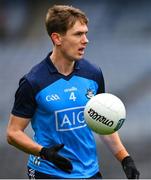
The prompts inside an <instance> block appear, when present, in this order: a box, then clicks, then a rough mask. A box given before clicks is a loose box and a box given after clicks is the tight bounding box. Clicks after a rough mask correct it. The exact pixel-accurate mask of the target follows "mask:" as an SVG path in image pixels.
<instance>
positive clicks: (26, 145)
mask: <svg viewBox="0 0 151 180" xmlns="http://www.w3.org/2000/svg"><path fill="white" fill-rule="evenodd" d="M7 141H8V143H9V144H11V145H13V146H15V147H16V148H18V149H20V150H22V151H24V152H26V153H28V154H33V155H36V156H39V152H40V150H41V148H42V146H41V145H39V144H37V143H35V142H34V141H33V140H32V139H31V138H30V137H28V136H27V135H26V134H25V133H24V132H23V131H21V130H18V131H15V132H13V131H9V132H8V133H7Z"/></svg>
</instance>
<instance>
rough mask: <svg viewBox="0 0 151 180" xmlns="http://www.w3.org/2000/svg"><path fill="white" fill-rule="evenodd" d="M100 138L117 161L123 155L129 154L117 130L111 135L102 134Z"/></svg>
mask: <svg viewBox="0 0 151 180" xmlns="http://www.w3.org/2000/svg"><path fill="white" fill-rule="evenodd" d="M101 138H102V140H103V142H104V143H105V144H106V145H107V146H108V147H109V149H110V150H111V152H112V153H113V154H114V156H115V157H116V158H117V159H118V160H119V161H122V159H123V158H124V157H126V156H128V155H129V154H128V152H127V150H126V149H125V147H124V145H123V144H122V142H121V140H120V138H119V135H118V133H117V132H115V133H113V134H111V135H105V136H102V137H101Z"/></svg>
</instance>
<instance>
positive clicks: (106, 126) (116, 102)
mask: <svg viewBox="0 0 151 180" xmlns="http://www.w3.org/2000/svg"><path fill="white" fill-rule="evenodd" d="M84 117H85V120H86V122H87V124H88V126H89V127H90V128H91V129H92V130H93V131H94V132H96V133H98V134H101V135H107V134H112V133H114V132H116V131H118V130H119V129H120V128H121V126H122V125H123V123H124V121H125V119H126V109H125V106H124V104H123V102H122V101H121V100H120V99H119V98H118V97H117V96H115V95H113V94H110V93H102V94H97V95H95V96H94V97H92V98H91V99H90V100H89V101H88V102H87V104H86V106H85V109H84Z"/></svg>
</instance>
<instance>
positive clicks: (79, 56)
mask: <svg viewBox="0 0 151 180" xmlns="http://www.w3.org/2000/svg"><path fill="white" fill-rule="evenodd" d="M83 56H84V54H78V55H77V56H76V58H75V59H76V60H80V59H82V58H83Z"/></svg>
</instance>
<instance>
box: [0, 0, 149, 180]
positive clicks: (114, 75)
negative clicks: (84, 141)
mask: <svg viewBox="0 0 151 180" xmlns="http://www.w3.org/2000/svg"><path fill="white" fill-rule="evenodd" d="M52 4H69V5H73V6H75V7H78V8H81V9H83V10H84V11H85V12H86V14H87V15H88V17H89V19H90V23H89V34H88V38H89V40H90V43H89V45H88V47H87V51H86V55H85V57H86V58H88V59H89V60H90V61H91V62H94V63H95V64H97V65H99V66H101V68H102V70H103V72H104V77H105V81H106V91H107V92H110V93H113V94H116V95H117V96H119V97H120V98H121V99H122V100H123V102H124V103H125V105H126V109H127V120H126V122H125V124H124V125H123V127H122V128H121V129H120V130H119V133H120V135H121V138H122V140H123V142H124V144H125V145H126V147H127V148H128V150H129V152H130V153H131V154H132V156H133V157H134V159H135V161H136V164H137V166H138V168H139V170H140V172H141V178H142V179H150V178H151V172H150V170H149V169H150V168H149V167H151V151H150V149H151V141H150V138H151V61H150V59H151V1H150V0H99V1H97V0H93V1H92V0H87V1H75V0H70V1H69V0H68V1H67V0H64V1H63V0H60V1H59V0H57V1H53V0H51V1H50V0H45V1H40V0H31V1H29V0H15V1H11V0H0V89H1V95H0V162H1V165H0V178H1V179H9V178H10V179H13V178H14V179H17V178H19V179H22V178H27V176H26V172H25V171H26V160H27V155H26V154H24V153H22V152H20V151H19V150H17V149H15V148H14V147H11V146H10V145H8V144H7V142H6V137H5V134H6V126H7V123H8V119H9V114H10V111H11V108H12V103H13V100H14V93H15V90H16V88H17V86H18V80H19V79H20V77H21V76H22V75H24V74H25V73H26V72H27V71H28V70H29V69H30V68H31V67H32V66H33V65H34V64H36V63H38V62H40V61H41V60H42V59H43V58H44V57H45V56H46V54H47V53H48V51H50V49H51V47H52V45H51V42H50V40H49V38H48V36H47V34H46V31H45V25H44V19H45V14H46V12H47V9H48V8H49V6H51V5H52ZM27 133H29V134H32V132H31V129H30V128H28V129H27ZM95 136H96V140H97V145H98V154H99V156H100V154H101V157H100V158H101V162H102V171H103V174H104V178H105V179H116V178H117V179H124V178H125V175H124V173H123V171H122V169H121V167H120V164H119V162H117V161H116V160H115V159H114V157H113V156H112V155H111V153H110V152H108V150H107V149H106V147H105V146H104V145H103V144H102V142H101V141H100V139H99V137H98V136H97V135H95ZM100 151H101V153H100Z"/></svg>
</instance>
